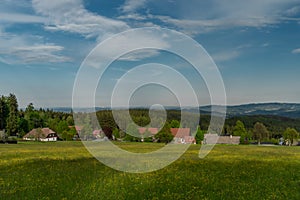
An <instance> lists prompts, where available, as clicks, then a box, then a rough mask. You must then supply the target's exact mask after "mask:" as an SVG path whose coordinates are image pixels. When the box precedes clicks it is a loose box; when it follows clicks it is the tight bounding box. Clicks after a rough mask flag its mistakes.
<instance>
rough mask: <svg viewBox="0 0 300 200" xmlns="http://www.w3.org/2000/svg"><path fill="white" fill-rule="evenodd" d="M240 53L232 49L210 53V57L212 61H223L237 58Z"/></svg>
mask: <svg viewBox="0 0 300 200" xmlns="http://www.w3.org/2000/svg"><path fill="white" fill-rule="evenodd" d="M239 55H240V52H238V51H236V50H233V51H225V52H219V53H216V54H212V55H211V57H212V58H213V60H214V61H217V62H224V61H229V60H232V59H235V58H237V57H238V56H239Z"/></svg>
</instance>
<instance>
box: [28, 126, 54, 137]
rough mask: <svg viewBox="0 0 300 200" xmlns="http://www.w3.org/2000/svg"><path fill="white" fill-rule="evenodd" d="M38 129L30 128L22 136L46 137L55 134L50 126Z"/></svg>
mask: <svg viewBox="0 0 300 200" xmlns="http://www.w3.org/2000/svg"><path fill="white" fill-rule="evenodd" d="M40 130H41V132H39V129H32V130H31V131H30V132H29V133H27V134H26V135H24V137H23V138H38V137H39V138H47V137H48V136H49V135H51V134H55V132H54V131H53V130H51V129H50V128H42V129H40Z"/></svg>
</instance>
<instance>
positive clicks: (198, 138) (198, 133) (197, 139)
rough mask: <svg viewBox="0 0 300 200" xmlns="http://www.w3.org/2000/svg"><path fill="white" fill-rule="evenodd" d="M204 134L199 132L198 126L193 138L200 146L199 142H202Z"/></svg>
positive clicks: (202, 131)
mask: <svg viewBox="0 0 300 200" xmlns="http://www.w3.org/2000/svg"><path fill="white" fill-rule="evenodd" d="M204 134H205V131H204V130H201V128H200V126H198V128H197V132H196V136H195V139H196V142H197V144H201V142H202V141H203V140H204Z"/></svg>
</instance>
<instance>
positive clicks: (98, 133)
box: [93, 129, 105, 139]
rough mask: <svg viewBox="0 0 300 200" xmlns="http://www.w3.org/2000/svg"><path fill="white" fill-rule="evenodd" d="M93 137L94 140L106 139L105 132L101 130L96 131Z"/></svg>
mask: <svg viewBox="0 0 300 200" xmlns="http://www.w3.org/2000/svg"><path fill="white" fill-rule="evenodd" d="M93 136H94V138H96V139H99V138H103V137H105V134H104V131H103V130H102V129H99V130H94V131H93Z"/></svg>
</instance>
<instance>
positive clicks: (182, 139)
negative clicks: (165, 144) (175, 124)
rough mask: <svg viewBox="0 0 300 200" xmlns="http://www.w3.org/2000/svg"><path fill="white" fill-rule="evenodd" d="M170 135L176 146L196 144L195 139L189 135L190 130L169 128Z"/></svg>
mask: <svg viewBox="0 0 300 200" xmlns="http://www.w3.org/2000/svg"><path fill="white" fill-rule="evenodd" d="M170 130H171V133H172V135H173V136H174V139H173V140H174V143H176V144H178V143H179V144H196V140H195V138H194V137H193V136H192V135H191V129H190V128H171V129H170Z"/></svg>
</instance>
